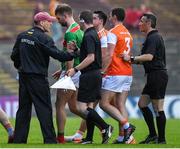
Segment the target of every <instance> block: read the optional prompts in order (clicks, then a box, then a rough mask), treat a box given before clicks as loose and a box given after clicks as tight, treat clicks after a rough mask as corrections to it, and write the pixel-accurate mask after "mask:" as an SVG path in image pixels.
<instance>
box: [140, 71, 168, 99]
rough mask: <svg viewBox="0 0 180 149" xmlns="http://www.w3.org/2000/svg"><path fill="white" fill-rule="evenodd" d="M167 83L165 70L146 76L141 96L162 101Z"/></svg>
mask: <svg viewBox="0 0 180 149" xmlns="http://www.w3.org/2000/svg"><path fill="white" fill-rule="evenodd" d="M167 83H168V74H167V71H166V70H157V71H153V72H150V73H148V74H147V83H146V85H145V87H144V89H143V91H142V95H144V94H146V95H149V96H150V98H151V99H164V96H165V92H166V87H167Z"/></svg>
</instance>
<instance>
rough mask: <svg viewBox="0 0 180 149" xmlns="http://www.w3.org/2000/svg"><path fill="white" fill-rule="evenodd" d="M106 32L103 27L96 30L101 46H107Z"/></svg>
mask: <svg viewBox="0 0 180 149" xmlns="http://www.w3.org/2000/svg"><path fill="white" fill-rule="evenodd" d="M107 34H108V31H107V30H106V29H105V28H103V29H101V30H100V31H99V32H98V36H99V39H100V42H101V48H107Z"/></svg>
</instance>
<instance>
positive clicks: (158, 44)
mask: <svg viewBox="0 0 180 149" xmlns="http://www.w3.org/2000/svg"><path fill="white" fill-rule="evenodd" d="M155 27H156V16H155V15H153V14H144V15H143V16H142V17H141V20H140V23H139V29H140V31H141V32H144V33H145V34H146V40H145V42H144V43H143V47H142V50H141V55H140V56H131V57H130V56H128V55H124V60H126V61H129V60H131V62H132V63H142V64H143V66H144V69H145V73H146V76H147V82H146V84H145V87H144V89H143V91H142V95H141V97H140V100H139V102H138V105H139V108H140V110H141V112H142V114H143V116H144V120H145V122H146V124H147V126H148V128H149V135H148V136H147V137H146V138H145V140H143V141H141V142H140V144H149V143H158V144H166V138H165V126H166V116H165V113H164V107H163V106H164V96H165V92H166V86H167V83H168V75H167V70H166V54H165V46H164V41H163V38H162V36H161V35H160V34H159V33H158V31H157V30H156V29H155ZM149 103H152V105H153V109H154V112H155V115H156V124H157V129H158V135H157V133H156V130H155V125H154V120H153V114H152V112H151V110H150V109H149V107H148V105H149Z"/></svg>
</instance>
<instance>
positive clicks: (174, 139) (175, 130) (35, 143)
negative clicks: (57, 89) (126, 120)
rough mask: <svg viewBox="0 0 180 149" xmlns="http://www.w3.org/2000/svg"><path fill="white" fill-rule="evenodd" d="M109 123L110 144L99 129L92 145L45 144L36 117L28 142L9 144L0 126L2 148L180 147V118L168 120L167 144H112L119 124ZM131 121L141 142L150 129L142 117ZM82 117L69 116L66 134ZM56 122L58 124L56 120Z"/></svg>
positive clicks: (0, 144)
mask: <svg viewBox="0 0 180 149" xmlns="http://www.w3.org/2000/svg"><path fill="white" fill-rule="evenodd" d="M105 120H106V121H107V122H108V123H110V124H111V125H113V126H114V133H113V136H112V138H111V140H110V141H109V144H103V145H102V144H100V143H101V136H100V133H99V130H98V129H96V130H95V134H94V144H92V145H81V144H73V143H66V144H63V145H62V144H53V145H49V144H43V143H42V142H43V140H42V134H41V130H40V127H39V123H38V120H37V119H36V118H32V121H31V128H30V132H29V138H28V144H7V143H6V142H7V133H6V131H5V130H4V128H3V127H2V126H0V148H2V147H6V148H16V147H20V148H21V147H22V148H30V147H31V148H32V147H33V148H34V147H38V148H40V147H41V148H42V147H43V148H106V147H107V148H122V147H123V148H126V147H128V148H166V147H168V148H173V147H178V148H180V129H179V127H180V119H170V120H167V125H166V137H167V144H166V145H158V144H157V145H156V144H150V145H142V144H136V145H120V144H112V141H113V140H114V139H115V138H116V137H117V135H118V125H117V122H116V121H114V120H113V119H111V118H108V119H105ZM11 122H12V123H13V125H14V120H11ZM130 122H131V123H133V124H134V125H135V126H136V131H135V133H134V137H135V138H136V141H137V142H139V141H141V140H142V139H144V137H145V136H146V135H147V133H148V131H147V128H146V126H145V123H144V121H143V120H142V119H131V120H130ZM79 123H80V119H79V118H68V119H67V125H66V130H65V135H73V134H74V133H75V132H76V130H77V129H78V127H79ZM54 124H56V123H55V122H54Z"/></svg>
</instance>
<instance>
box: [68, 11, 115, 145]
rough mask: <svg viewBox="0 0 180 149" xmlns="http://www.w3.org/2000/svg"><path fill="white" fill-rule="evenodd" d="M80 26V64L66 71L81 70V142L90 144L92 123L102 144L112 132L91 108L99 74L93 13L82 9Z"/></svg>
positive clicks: (97, 90) (97, 94)
mask: <svg viewBox="0 0 180 149" xmlns="http://www.w3.org/2000/svg"><path fill="white" fill-rule="evenodd" d="M79 19H80V21H79V22H80V26H81V27H82V28H83V29H84V37H83V40H82V44H81V48H80V62H81V63H80V64H79V65H77V66H76V67H75V68H71V69H69V70H68V71H67V74H68V75H69V76H73V75H74V74H75V72H77V71H79V70H80V71H81V75H80V79H79V90H78V98H77V100H78V102H77V107H78V111H79V112H80V115H81V116H82V118H84V119H85V120H86V125H87V136H86V138H85V139H84V140H83V141H82V144H91V143H92V141H93V140H92V138H93V137H92V136H93V130H94V125H96V126H98V127H99V128H100V129H101V130H102V144H105V143H108V140H109V138H110V137H111V134H112V129H113V128H112V126H110V125H108V124H107V123H106V122H105V121H104V120H103V119H102V118H101V117H100V116H99V114H98V113H97V112H96V111H95V110H94V109H93V104H94V103H95V102H96V101H97V100H99V99H100V98H101V97H100V91H101V83H102V75H101V71H100V69H101V67H102V66H101V65H102V56H101V44H100V40H99V37H98V34H97V31H96V29H95V28H94V26H93V13H92V12H90V11H83V12H81V13H80V18H79Z"/></svg>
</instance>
